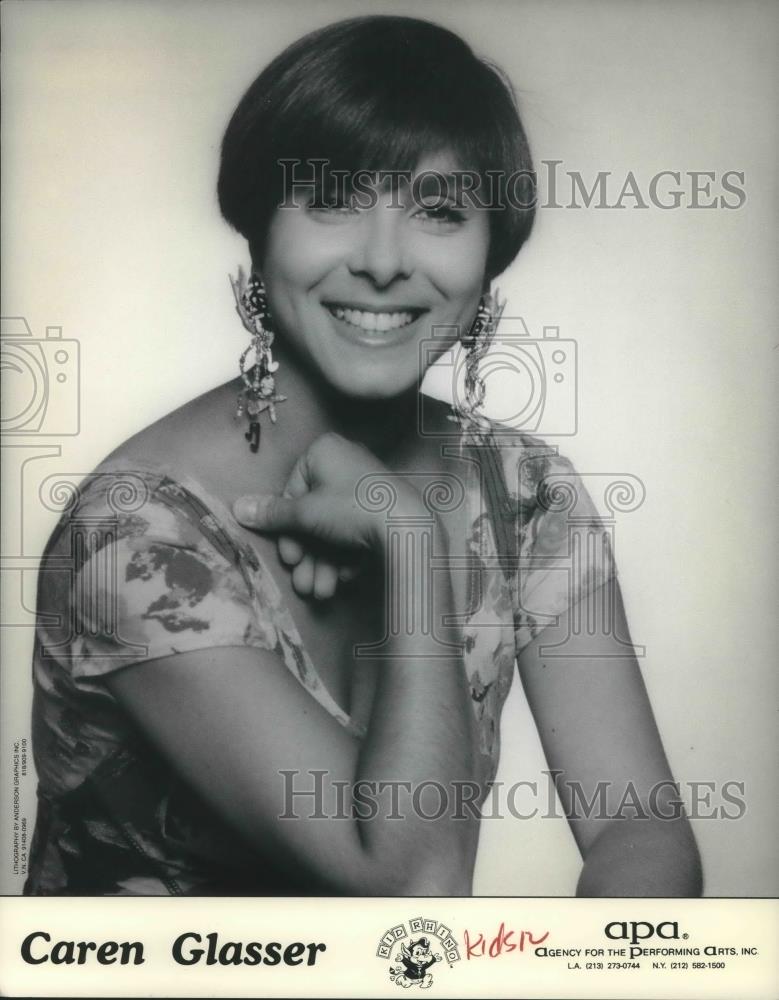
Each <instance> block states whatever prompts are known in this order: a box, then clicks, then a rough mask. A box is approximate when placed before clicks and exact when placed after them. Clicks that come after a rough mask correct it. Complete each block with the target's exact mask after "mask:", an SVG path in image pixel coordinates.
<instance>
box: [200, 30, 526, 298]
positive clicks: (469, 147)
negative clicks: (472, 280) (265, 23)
mask: <svg viewBox="0 0 779 1000" xmlns="http://www.w3.org/2000/svg"><path fill="white" fill-rule="evenodd" d="M443 150H450V151H452V152H453V153H454V155H455V157H456V159H457V163H458V166H459V168H460V169H463V170H469V171H474V172H477V173H478V174H479V177H480V178H486V180H487V181H488V182H489V184H490V185H491V186H492V191H493V194H492V202H491V203H492V204H498V205H500V206H501V207H499V208H494V209H492V210H491V211H490V215H489V218H490V250H489V255H488V260H487V277H488V278H492V277H494V276H495V275H496V274H499V273H500V272H501V271H503V270H505V268H506V267H508V265H509V264H510V263H511V261H512V260H513V259H514V257H515V256H516V255H517V253H518V252H519V249H520V247H521V246H522V244H523V243H524V242H525V240H526V239H527V238H528V236H529V235H530V230H531V228H532V225H533V217H534V200H535V199H534V198H532V197H531V198H528V199H526V200H523V201H522V202H521V203H520V202H518V199H517V198H516V197H515V198H514V199H513V203H514V204H513V205H512V199H511V198H506V197H505V191H504V187H505V184H506V182H507V179H509V178H511V177H515V178H516V177H517V176H518V175H522V177H523V178H524V180H525V181H527V179H528V178H529V177H532V176H533V173H532V171H533V165H532V160H531V156H530V149H529V147H528V142H527V138H526V136H525V131H524V129H523V127H522V123H521V122H520V119H519V115H518V113H517V108H516V102H515V99H514V94H513V91H512V89H511V85H510V84H509V83H508V81H507V80H505V79H504V78H503V77H502V75H501V74H500V73H499V71H498V70H497V69H495V68H494V67H493V66H491V65H489V64H488V63H486V62H484V61H482V60H481V59H478V58H477V57H476V56H475V55H474V54H473V52H472V51H471V49H470V48H469V46H468V45H467V44H466V43H465V42H464V41H463V40H462V39H461V38H460V37H459V36H457V35H455V34H454V33H453V32H451V31H448V30H447V29H446V28H442V27H440V25H436V24H432V23H430V22H429V21H423V20H418V19H416V18H409V17H395V16H384V15H371V16H367V17H356V18H350V19H349V20H345V21H338V22H336V23H335V24H331V25H327V26H326V27H324V28H321V29H319V30H317V31H314V32H312V33H311V34H308V35H305V36H304V37H303V38H301V39H299V40H298V41H296V42H295V43H293V44H292V45H290V46H289V47H288V48H287V49H285V50H284V51H283V52H282V53H281V54H280V55H278V56H277V57H276V58H275V59H274V60H273V61H272V62H271V63H270V64H269V65H268V66H267V67H266V69H264V70H263V71H262V72H261V73H260V75H259V76H258V77H257V79H256V80H255V81H254V82H253V83H252V85H251V86H250V87H249V89H248V90H247V91H246V93H245V94H244V96H243V97H242V99H241V101H240V102H239V104H238V107H237V108H236V109H235V112H234V113H233V116H232V118H231V119H230V122H229V124H228V126H227V129H226V131H225V135H224V139H223V141H222V151H221V163H220V168H219V179H218V184H217V192H218V196H219V206H220V209H221V211H222V215H223V216H224V218H225V219H226V220H227V222H229V223H230V225H231V226H233V227H234V228H235V229H236V230H238V232H239V233H241V234H242V235H243V236H244V237H245V238H246V239H247V240H248V241H249V246H250V248H251V251H252V256H253V257H255V258H256V259H259V260H261V259H262V249H263V245H264V239H265V234H266V232H267V228H268V225H269V222H270V219H271V216H272V214H273V212H274V210H275V208H276V207H277V206H278V205H280V204H281V203H282V201H284V199H285V197H286V196H287V195H288V191H287V190H284V188H285V186H286V187H287V188H288V187H289V178H290V171H289V169H287V170H286V171H285V170H283V169H282V167H281V161H282V160H295V159H297V160H301V161H302V162H303V163H304V164H307V163H309V162H310V161H311V160H312V159H325V160H327V161H329V165H330V168H331V169H338V170H346V171H350V172H351V171H358V170H365V171H373V172H376V171H380V170H391V171H396V170H414V169H415V168H416V167H417V165H418V163H419V161H420V160H421V159H422V158H423V157H424V156H426V155H428V154H434V153H437V152H440V151H443ZM487 171H490V174H491V175H492V176H491V177H490V176H489V175H487V173H486V172H487ZM285 177H286V182H285ZM496 191H497V192H498V199H497V202H496V201H495V192H496Z"/></svg>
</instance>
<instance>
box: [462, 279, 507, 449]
mask: <svg viewBox="0 0 779 1000" xmlns="http://www.w3.org/2000/svg"><path fill="white" fill-rule="evenodd" d="M505 306H506V302H505V299H503V300H501V299H500V294H499V292H498V291H497V290H496V291H495V293H494V294H493V293H490V292H485V293H484V295H482V297H481V299H480V300H479V306H478V309H477V310H476V316H475V318H474V320H473V323H472V325H471V328H470V330H469V331H468V333H467V334H465V335H464V336H462V337H461V338H460V343H461V344H462V345H463V347H465V348H466V355H465V399H464V400H462V401H460V399H459V398H458V397H457V394H455V397H456V398H455V400H454V402H453V403H452V411H453V412H452V415H451V416H450V417H449V419H450V420H454V421H456V422H458V423H459V424H460V426H461V427H462V429H463V431H469V430H478V429H484V428H486V427H488V426H489V420H488V419H487V418H486V417H484V416H482V415H481V414H480V413H479V412H478V411H479V409H480V407H481V405H482V403H483V402H484V396H485V394H486V391H487V387H486V385H485V384H484V379H483V378H482V377H481V375H480V374H479V365H480V364H481V361H482V358H483V357H484V355H485V354H486V353H487V351H488V350H489V348H490V345H491V343H492V341H493V339H494V337H495V331H496V330H497V328H498V323H499V322H500V317H501V314H502V313H503V310H504V308H505Z"/></svg>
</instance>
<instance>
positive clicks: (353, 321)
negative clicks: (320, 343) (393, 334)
mask: <svg viewBox="0 0 779 1000" xmlns="http://www.w3.org/2000/svg"><path fill="white" fill-rule="evenodd" d="M328 309H329V310H330V312H331V313H332V314H333V316H335V317H336V319H342V320H343V321H344V322H345V323H349V324H350V325H351V326H358V327H360V329H361V330H376V331H379V332H380V333H384V332H385V331H387V330H397V329H398V328H399V327H401V326H408V324H409V323H413V322H414V313H412V312H367V311H363V310H360V309H344V308H343V307H342V306H328Z"/></svg>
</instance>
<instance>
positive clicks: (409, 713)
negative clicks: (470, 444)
mask: <svg viewBox="0 0 779 1000" xmlns="http://www.w3.org/2000/svg"><path fill="white" fill-rule="evenodd" d="M330 457H332V456H330ZM329 501H330V498H328V502H329ZM409 502H410V503H411V502H412V501H409ZM290 504H292V501H290V502H289V504H287V505H285V506H283V509H282V507H281V506H279V507H278V508H277V511H276V512H277V514H278V515H279V516H280V518H281V519H282V520H283V518H285V517H287V518H288V517H289V516H291V512H293V511H294V512H295V513H294V516H295V517H298V516H300V508H293V507H292V506H290ZM308 513H309V515H310V514H311V513H312V512H311V511H309V512H308ZM316 514H317V517H324V521H325V522H327V523H328V524H329V521H328V517H329V514H328V513H327V512H325V514H324V515H323V513H322V511H321V510H318V511H317V512H316ZM308 524H309V528H311V529H312V528H313V527H314V524H313V521H312V520H309V521H308ZM292 526H293V525H291V523H290V522H289V521H285V525H284V527H285V529H286V530H289V529H290V528H291V527H292ZM297 527H301V523H298V524H297ZM281 528H282V526H281V523H280V521H279V530H281ZM378 537H379V534H377V535H376V538H378ZM381 537H383V533H381ZM401 571H402V567H401ZM430 585H431V587H433V594H432V597H433V600H434V607H435V615H436V617H437V618H440V616H441V615H444V614H447V613H451V612H452V611H453V610H454V609H453V606H452V593H451V583H450V581H449V579H448V577H447V576H446V574H434V579H433V581H432V583H431V584H430ZM425 596H430V595H425ZM423 599H424V598H423V595H422V588H421V587H420V588H417V595H416V600H417V601H421V600H423ZM420 617H421V616H419V615H418V616H417V617H416V620H417V621H418V620H420ZM420 644H421V639H420V637H419V636H413V635H412V636H401V637H397V638H396V639H394V640H393V652H395V653H396V654H397V659H388V660H385V661H382V662H381V663H380V669H379V678H378V684H377V691H376V697H375V701H374V705H375V708H374V711H373V714H372V717H371V719H370V723H369V728H368V733H367V736H366V738H365V739H364V741H363V742H362V744H361V743H360V741H358V740H357V739H355V738H353V737H352V736H351V735H350V734H349V733H348V732H347V731H346V730H345V729H344V728H343V727H342V726H341V725H340V724H339V723H338V722H337V721H335V720H334V719H333V718H332V717H331V716H330V715H329V713H327V712H326V711H325V710H324V709H323V708H322V707H321V706H320V705H319V703H318V702H316V701H315V700H314V699H313V698H312V697H311V695H310V694H309V693H308V692H307V691H306V690H305V689H304V688H303V687H302V686H301V685H300V684H299V682H298V681H297V680H296V679H295V678H294V677H293V676H292V675H291V674H290V672H289V670H288V669H287V667H286V666H285V665H284V663H283V662H282V661H281V659H280V658H278V657H277V656H276V655H275V654H274V653H272V652H269V651H265V650H260V649H251V648H245V647H229V648H224V647H223V648H214V649H208V650H201V651H197V652H190V653H181V654H179V655H177V656H173V657H169V658H166V659H164V660H159V659H158V660H156V661H154V662H147V663H143V664H138V665H134V666H131V667H128V668H126V669H124V670H121V671H118V672H117V673H115V674H113V675H110V676H108V677H107V678H106V684H107V685H108V687H109V688H110V690H111V691H112V693H113V694H114V695H115V696H116V698H117V699H118V700H119V701H120V702H121V703H122V704H123V705H124V707H125V708H126V709H127V711H128V712H129V713H130V714H131V715H132V716H133V717H134V718H135V720H136V721H137V722H138V724H139V725H140V727H141V728H142V729H143V731H144V732H145V733H146V734H147V736H148V737H149V738H150V740H151V741H152V742H153V743H154V744H155V745H156V746H157V747H158V748H159V750H160V752H161V753H162V754H163V755H164V756H165V757H166V758H167V759H168V761H169V762H170V763H171V764H172V766H173V767H174V768H175V769H176V771H177V772H178V773H180V774H181V775H182V777H183V778H184V779H185V780H186V781H187V782H188V783H189V784H190V785H191V786H192V787H193V788H194V789H195V791H196V792H198V793H199V794H200V796H201V797H202V798H203V799H204V800H205V801H206V803H207V804H208V805H209V806H210V807H211V808H212V809H213V810H214V811H215V813H216V814H217V815H219V816H221V817H222V818H223V819H224V820H225V821H226V823H227V824H229V825H230V826H231V827H232V828H233V829H234V830H235V831H236V832H238V833H239V834H240V835H241V837H242V839H243V840H244V841H245V842H246V843H248V844H249V845H250V847H251V848H252V849H253V851H254V852H256V855H257V864H258V865H260V864H261V863H265V864H267V863H268V862H269V861H270V862H271V863H273V864H274V865H275V866H280V867H283V868H286V869H287V870H288V871H289V872H291V873H294V874H295V876H296V878H297V880H300V879H301V876H302V879H303V881H304V883H308V884H310V885H311V886H312V891H322V892H333V893H348V894H367V895H370V894H373V895H383V894H387V895H396V894H410V895H412V894H468V893H470V891H471V876H472V871H473V864H474V859H475V853H476V845H477V837H478V821H477V819H475V818H474V817H472V816H469V817H468V818H464V819H460V820H452V819H451V818H450V812H451V808H447V811H446V813H445V814H444V815H442V816H441V817H440V818H439V819H438V820H431V819H426V818H424V816H423V815H420V814H418V813H415V811H414V810H413V809H412V808H411V805H412V797H411V795H410V794H409V795H401V796H400V798H399V800H398V801H399V803H400V811H401V812H402V815H403V817H404V818H403V819H402V820H399V819H392V818H391V813H392V806H393V802H392V796H391V793H390V792H389V791H386V792H385V793H384V794H383V795H379V796H378V797H376V799H375V802H376V804H377V809H376V815H375V816H373V817H370V815H369V812H368V811H366V810H362V811H361V815H356V816H355V815H352V812H351V810H350V805H351V795H350V793H351V791H352V789H353V788H354V786H355V783H357V782H366V781H367V782H381V781H396V782H405V783H409V784H410V789H411V790H413V788H414V787H417V786H418V785H419V783H420V782H422V781H430V782H436V783H437V784H438V785H440V786H441V787H443V788H444V789H446V790H447V791H448V793H449V794H450V795H451V786H452V782H453V781H456V780H463V781H471V780H474V779H475V778H476V777H477V775H476V773H475V770H476V768H477V764H476V761H477V760H478V754H477V752H476V735H475V722H474V719H473V713H472V711H471V708H470V704H469V702H468V692H467V685H466V679H465V672H464V669H463V665H462V660H461V657H460V656H459V655H452V656H450V657H449V656H447V657H445V658H437V659H430V658H423V657H421V656H420ZM358 668H359V664H358ZM312 771H324V772H325V773H324V775H323V776H322V778H321V779H317V778H315V777H314V776H313V775H312V774H311V772H312ZM282 772H288V773H289V772H298V774H297V775H296V776H295V778H294V788H295V789H297V790H299V791H310V790H311V789H313V788H314V785H315V782H316V781H317V780H321V788H322V792H323V795H322V802H321V807H320V809H319V812H318V815H319V816H320V817H321V816H322V813H323V812H324V814H326V815H329V816H333V815H334V814H337V813H338V811H339V807H338V801H339V800H338V795H337V792H338V790H339V788H340V789H345V790H346V795H345V796H344V795H343V794H342V795H341V798H342V801H343V802H344V803H345V809H342V810H341V812H342V813H345V816H344V818H330V819H325V818H316V812H317V811H316V810H315V808H314V802H313V800H312V797H311V796H310V795H298V796H294V795H292V796H290V784H289V781H290V779H289V774H288V776H287V778H286V779H285V777H284V776H283V774H282ZM421 803H422V809H423V811H424V813H426V814H427V815H431V814H434V813H435V811H436V806H437V803H438V799H437V797H436V796H435V793H434V794H433V798H432V799H431V798H430V797H427V798H424V797H423V798H422V800H421ZM285 813H286V814H287V816H288V817H289V818H280V817H281V816H282V814H285ZM312 813H314V814H315V815H314V816H313V817H312ZM366 813H368V814H367V815H366ZM291 814H297V816H298V818H292V815H291Z"/></svg>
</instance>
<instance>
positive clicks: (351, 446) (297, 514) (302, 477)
mask: <svg viewBox="0 0 779 1000" xmlns="http://www.w3.org/2000/svg"><path fill="white" fill-rule="evenodd" d="M382 471H383V472H386V473H387V476H388V479H389V478H390V477H391V478H392V486H393V489H394V490H398V489H400V490H402V491H403V492H404V493H405V496H404V497H403V499H402V502H404V503H407V504H409V505H412V506H413V507H414V509H416V508H419V507H421V505H422V501H421V498H420V496H419V494H418V493H417V492H416V491H415V490H414V489H413V487H411V486H409V485H408V484H403V483H402V481H399V480H398V477H397V476H396V475H394V474H392V473H390V472H389V471H388V470H387V469H386V467H385V466H383V465H382V463H381V462H380V461H379V460H378V459H377V458H376V456H375V455H373V454H372V453H371V452H370V451H368V449H367V448H365V447H364V446H363V445H360V444H356V443H354V442H352V441H348V440H346V439H345V438H343V437H341V436H340V435H338V434H333V433H328V434H324V435H322V436H321V437H319V438H317V440H316V441H314V442H313V443H312V444H311V445H310V447H309V448H308V449H307V450H306V452H304V454H303V455H301V456H300V458H299V459H298V461H297V462H296V463H295V466H294V468H293V470H292V473H291V474H290V477H289V479H288V480H287V484H286V486H285V488H284V491H283V492H282V495H281V496H259V495H254V496H249V497H241V498H240V499H239V500H238V501H236V504H235V505H234V508H233V511H234V514H235V517H236V519H237V520H238V521H240V522H241V524H243V525H245V526H246V527H248V528H252V529H253V530H255V531H269V532H276V533H278V534H279V538H278V545H279V555H280V557H281V559H282V561H283V562H285V563H286V564H287V565H292V566H293V567H294V569H293V584H294V585H295V589H296V590H297V591H298V593H306V594H307V593H311V591H312V590H313V592H314V595H315V596H317V597H329V596H332V594H333V593H334V591H335V588H336V586H337V583H338V580H339V578H340V579H341V580H342V581H344V580H347V579H349V578H353V576H355V575H356V574H357V573H358V572H359V565H360V562H361V561H364V560H365V558H366V556H368V555H370V554H372V553H375V552H376V551H378V550H380V549H381V548H382V546H383V542H384V525H385V519H384V515H383V513H380V512H379V513H376V512H372V511H370V510H366V509H365V508H364V507H362V506H361V505H360V504H359V503H358V502H357V498H356V495H355V489H356V486H357V483H358V482H359V480H360V479H361V478H363V477H364V476H366V475H369V474H376V473H381V472H382ZM290 535H293V536H295V537H290ZM301 536H302V538H304V539H306V540H307V542H308V543H309V545H312V546H313V548H314V549H315V550H316V555H315V556H314V555H312V554H311V552H307V551H306V548H304V545H303V544H302V542H301V540H300V539H301Z"/></svg>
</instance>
